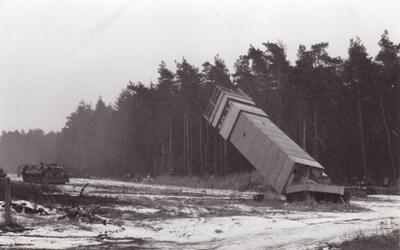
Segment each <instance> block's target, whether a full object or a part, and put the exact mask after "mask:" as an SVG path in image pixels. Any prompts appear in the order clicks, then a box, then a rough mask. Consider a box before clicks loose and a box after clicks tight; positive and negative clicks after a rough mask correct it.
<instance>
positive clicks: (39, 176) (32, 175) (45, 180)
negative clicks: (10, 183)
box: [17, 162, 69, 184]
mask: <svg viewBox="0 0 400 250" xmlns="http://www.w3.org/2000/svg"><path fill="white" fill-rule="evenodd" d="M64 168H65V167H64V165H61V164H57V163H43V162H41V163H40V164H39V165H32V164H30V165H29V164H25V165H20V166H19V167H18V172H17V175H18V177H19V176H22V179H23V180H24V182H29V183H39V184H65V183H67V182H69V177H68V175H67V174H66V173H65V171H64Z"/></svg>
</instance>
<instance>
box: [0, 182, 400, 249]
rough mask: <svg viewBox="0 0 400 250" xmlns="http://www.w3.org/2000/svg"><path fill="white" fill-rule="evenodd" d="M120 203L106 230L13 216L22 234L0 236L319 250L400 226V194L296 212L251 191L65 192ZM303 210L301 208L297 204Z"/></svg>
mask: <svg viewBox="0 0 400 250" xmlns="http://www.w3.org/2000/svg"><path fill="white" fill-rule="evenodd" d="M86 183H89V186H88V187H87V189H85V193H86V194H87V195H100V196H107V197H113V198H117V199H119V200H123V201H124V202H125V203H124V204H106V205H104V207H103V208H102V209H103V212H104V214H102V216H104V217H107V218H108V219H109V221H110V223H109V224H107V225H101V224H92V225H89V224H86V223H82V222H73V223H71V222H70V221H68V220H62V221H58V220H57V218H58V217H59V216H60V215H59V214H54V213H49V215H46V216H40V215H26V214H17V213H15V212H14V213H13V217H14V218H15V219H16V221H17V222H18V223H20V224H23V225H25V226H28V227H31V230H28V231H25V232H22V233H2V234H0V247H16V248H58V249H63V248H70V247H80V246H86V247H90V246H92V247H93V248H95V247H102V248H104V247H108V248H110V249H115V248H123V247H128V246H130V247H132V246H136V247H139V248H141V247H143V248H156V249H268V248H273V249H315V248H316V247H321V246H323V245H324V244H325V243H327V242H332V241H333V242H340V241H343V240H345V239H348V238H351V237H353V236H354V235H355V234H356V233H358V232H359V231H363V232H364V233H366V234H373V233H379V232H381V231H385V230H391V229H394V228H399V227H400V226H399V225H400V198H399V196H371V197H369V198H367V199H364V200H356V201H352V204H353V205H357V206H358V207H364V208H365V211H360V210H359V209H358V210H355V211H354V210H351V209H349V210H336V211H335V210H334V209H318V207H317V208H316V207H315V206H314V207H312V208H309V209H307V208H297V207H296V204H294V205H293V204H287V203H286V202H285V201H284V200H281V199H275V200H271V201H269V200H267V201H263V202H255V201H252V200H251V197H252V195H253V193H252V192H238V191H234V190H214V189H194V188H186V187H176V186H163V185H152V184H140V183H131V182H122V181H112V180H94V179H73V180H72V181H71V184H70V185H67V186H64V187H63V188H64V191H65V192H68V193H72V194H77V193H79V191H80V189H81V187H82V186H83V185H84V184H86ZM298 206H303V204H298Z"/></svg>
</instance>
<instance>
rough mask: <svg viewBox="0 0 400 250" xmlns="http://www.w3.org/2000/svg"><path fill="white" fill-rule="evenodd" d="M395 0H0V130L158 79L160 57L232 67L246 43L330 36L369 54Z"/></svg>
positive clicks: (394, 27) (397, 34)
mask: <svg viewBox="0 0 400 250" xmlns="http://www.w3.org/2000/svg"><path fill="white" fill-rule="evenodd" d="M399 13H400V0H380V1H378V0H374V1H368V0H342V1H338V0H336V1H333V0H331V1H328V0H327V1H321V0H315V1H305V0H303V1H300V0H299V1H294V0H288V1H282V0H279V1H278V0H276V1H267V0H262V1H244V0H243V1H233V0H226V1H221V0H220V1H215V0H210V1H204V0H201V1H200V0H199V1H189V0H180V1H178V0H168V1H161V0H159V1H152V0H143V1H129V0H109V1H100V0H92V1H89V0H87V1H83V0H76V1H73V0H47V1H46V0H35V1H32V0H27V1H19V0H0V131H2V130H15V129H25V130H27V129H29V128H42V129H43V130H45V131H46V132H47V131H50V130H55V131H58V130H60V129H61V128H62V127H63V126H64V124H65V122H66V117H67V116H68V115H69V114H70V113H71V112H72V111H74V110H75V108H76V106H77V104H78V103H79V101H80V100H82V99H83V100H85V101H87V102H90V103H95V102H96V100H97V98H98V97H99V96H102V97H103V100H104V101H105V102H106V103H113V102H114V100H115V99H116V98H117V96H118V95H119V93H120V92H121V90H122V89H123V88H124V87H125V86H126V85H127V83H128V81H129V80H132V81H142V82H143V83H148V82H150V81H154V82H155V81H156V80H157V67H158V65H159V63H160V62H161V61H162V60H164V61H165V62H166V63H167V65H168V66H169V67H170V68H172V69H174V60H178V61H179V60H181V58H182V57H183V56H184V57H185V58H186V59H187V60H188V61H189V62H190V63H192V64H195V65H196V66H199V67H200V66H201V64H202V63H203V62H205V61H210V60H212V59H213V57H214V56H215V55H216V54H219V55H220V57H222V58H223V59H224V60H225V62H226V64H227V66H228V67H229V68H230V69H232V68H233V67H232V66H233V64H234V62H235V60H236V59H237V58H238V57H239V55H241V54H244V53H245V52H246V51H247V49H248V47H249V45H250V44H253V45H254V46H256V47H261V43H262V42H266V41H271V42H276V41H278V40H281V41H283V42H284V43H285V44H286V46H287V54H288V58H289V60H290V61H291V62H292V63H293V62H294V60H295V58H296V51H297V48H298V46H299V44H304V45H306V46H309V45H310V44H313V43H317V42H329V43H330V48H329V52H330V54H331V55H332V56H341V57H346V56H347V48H348V45H349V39H350V38H352V37H355V36H359V37H361V39H362V41H363V42H364V44H365V46H366V47H367V49H368V52H369V53H370V54H371V55H375V54H376V53H377V51H378V45H377V42H378V40H379V38H380V35H381V34H382V33H383V31H384V29H388V31H389V35H390V37H391V38H392V40H393V41H395V42H400V14H399Z"/></svg>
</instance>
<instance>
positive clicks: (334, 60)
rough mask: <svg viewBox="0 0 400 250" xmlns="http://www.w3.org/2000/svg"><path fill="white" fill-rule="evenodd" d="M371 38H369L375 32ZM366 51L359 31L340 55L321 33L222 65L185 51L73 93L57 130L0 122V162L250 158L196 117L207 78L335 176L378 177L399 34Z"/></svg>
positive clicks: (200, 163) (184, 169)
mask: <svg viewBox="0 0 400 250" xmlns="http://www.w3.org/2000/svg"><path fill="white" fill-rule="evenodd" d="M378 40H379V39H377V41H378ZM378 44H379V46H380V50H379V52H378V54H377V55H376V56H374V57H372V56H370V55H368V53H367V51H366V48H365V47H364V45H363V44H362V41H361V40H360V38H358V37H357V38H354V39H351V40H350V44H349V48H348V57H347V58H346V59H343V58H339V57H332V56H331V55H329V54H328V52H327V49H328V43H324V42H323V43H318V44H314V45H312V46H311V47H310V48H306V47H305V46H303V45H300V46H299V48H298V53H297V60H296V61H295V62H294V63H293V64H291V63H289V61H288V60H287V58H286V53H285V46H284V44H282V43H271V42H267V43H263V44H262V45H261V46H260V48H257V47H253V46H250V47H249V49H248V51H247V53H246V54H244V55H242V56H240V57H239V58H238V59H237V61H236V62H235V64H234V69H233V72H229V70H228V68H227V67H226V65H225V63H224V60H223V59H222V58H220V57H219V56H215V57H214V60H213V61H211V62H205V63H204V64H203V65H201V67H200V68H199V67H196V66H194V65H192V64H190V62H188V61H187V60H186V59H185V58H183V59H182V60H181V61H179V62H176V70H175V71H172V70H170V69H169V68H168V67H167V65H166V64H165V63H164V62H161V64H160V65H159V68H158V80H157V82H156V83H150V84H143V83H140V82H129V84H128V85H127V87H126V88H125V89H123V90H122V92H121V94H120V95H119V97H118V98H117V100H116V101H115V103H113V104H111V105H107V104H105V103H104V101H103V100H102V99H101V98H99V100H98V101H97V103H96V104H95V105H94V106H92V105H91V104H88V103H85V102H83V101H82V102H80V103H79V105H78V107H77V108H76V110H75V111H74V112H72V113H71V114H70V115H69V116H68V117H67V122H66V124H65V126H64V128H63V129H62V130H61V131H59V132H50V133H44V132H43V131H42V130H40V129H33V130H29V131H10V132H5V131H3V132H2V135H1V138H0V167H2V168H4V169H6V170H7V171H11V172H15V171H16V167H17V166H18V165H19V164H23V163H39V162H40V161H42V162H58V163H63V164H65V165H66V166H68V167H69V168H71V170H72V169H75V170H76V169H80V171H81V172H84V173H85V174H88V175H94V176H109V177H117V178H123V177H125V176H127V175H128V174H129V175H130V176H137V175H142V176H143V175H148V174H150V175H159V174H170V175H196V176H211V175H226V174H230V173H233V172H241V171H249V170H251V169H252V167H251V166H250V164H249V163H248V162H247V161H246V160H245V159H244V158H243V157H242V156H241V155H240V154H239V153H238V152H237V151H236V149H235V148H234V147H233V146H232V145H230V144H229V143H226V142H225V141H224V140H223V139H222V138H221V137H220V136H219V135H218V134H217V133H216V131H215V130H214V129H213V128H212V127H210V126H208V125H207V123H206V121H205V120H204V119H203V117H202V113H203V111H204V109H205V105H206V104H207V102H208V98H209V97H210V95H211V92H212V90H213V88H214V86H215V85H222V86H226V87H231V88H241V89H242V90H243V91H244V92H245V93H247V94H248V95H249V96H250V97H252V98H253V99H254V100H255V102H256V103H257V105H258V106H259V107H261V108H262V109H263V110H264V111H265V112H266V113H267V114H269V116H270V118H271V119H272V121H273V122H275V123H276V124H277V125H278V126H279V127H280V128H281V129H282V130H283V131H284V132H285V133H287V134H288V135H289V136H290V137H291V138H292V139H293V140H294V141H296V142H297V143H298V144H299V145H300V146H301V147H302V148H304V149H305V150H306V151H307V152H309V153H310V154H311V155H312V156H313V157H314V158H316V159H317V160H318V161H319V162H321V164H322V165H323V166H324V167H325V168H326V172H327V173H328V175H330V176H331V177H333V180H335V181H336V182H341V183H346V182H349V181H350V179H352V178H353V177H354V176H358V177H370V178H372V179H374V180H376V181H377V182H380V181H381V180H382V179H383V178H384V177H390V178H391V179H392V180H393V179H395V178H397V177H398V176H399V172H400V154H399V153H400V44H396V43H394V42H393V41H391V40H390V38H389V35H388V32H387V31H385V32H384V33H383V34H382V36H381V38H380V40H379V41H378Z"/></svg>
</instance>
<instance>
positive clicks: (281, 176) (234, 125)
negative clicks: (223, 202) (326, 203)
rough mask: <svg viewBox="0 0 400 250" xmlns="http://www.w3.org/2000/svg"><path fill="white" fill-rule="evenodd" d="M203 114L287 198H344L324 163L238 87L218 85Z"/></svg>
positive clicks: (333, 199) (345, 194)
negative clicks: (282, 128) (318, 160)
mask: <svg viewBox="0 0 400 250" xmlns="http://www.w3.org/2000/svg"><path fill="white" fill-rule="evenodd" d="M204 118H205V119H206V120H207V121H208V123H209V124H210V125H211V126H213V127H214V128H216V129H217V130H218V131H219V134H220V135H221V136H222V137H223V138H224V139H225V140H227V141H229V142H230V143H232V144H233V145H234V146H235V147H236V148H237V149H238V151H239V152H240V153H241V154H242V155H243V156H244V157H245V158H246V159H247V160H248V161H249V162H250V163H251V164H252V165H253V166H254V167H255V168H256V169H257V170H258V171H259V172H260V173H261V174H262V175H263V176H264V177H265V178H266V180H267V181H268V183H269V184H270V185H271V186H272V187H273V188H274V189H275V190H276V191H277V192H278V193H279V194H283V195H285V196H286V198H287V200H289V201H293V200H305V199H310V198H311V199H315V200H330V201H347V200H348V199H349V196H348V193H347V192H345V188H344V187H343V186H335V185H329V177H328V176H327V175H326V174H325V172H324V167H323V166H322V165H321V164H320V163H319V162H317V161H316V160H315V159H314V158H312V157H311V156H310V155H309V154H308V153H307V152H305V151H304V150H303V149H302V148H301V147H300V146H299V145H297V144H296V143H295V142H294V141H293V140H292V139H290V138H289V137H288V136H287V135H286V134H285V133H284V132H283V131H282V130H280V129H279V128H278V127H277V126H276V125H275V124H274V123H273V122H272V121H271V120H270V119H269V117H268V115H267V114H266V113H265V112H264V111H262V110H261V109H260V108H258V107H256V105H255V103H254V101H253V100H252V99H251V98H250V97H249V96H247V95H246V94H245V93H244V92H243V91H241V90H240V89H229V88H224V87H219V86H217V87H216V89H215V90H214V92H213V94H212V97H211V99H210V101H209V103H208V106H207V108H206V110H205V112H204Z"/></svg>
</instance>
